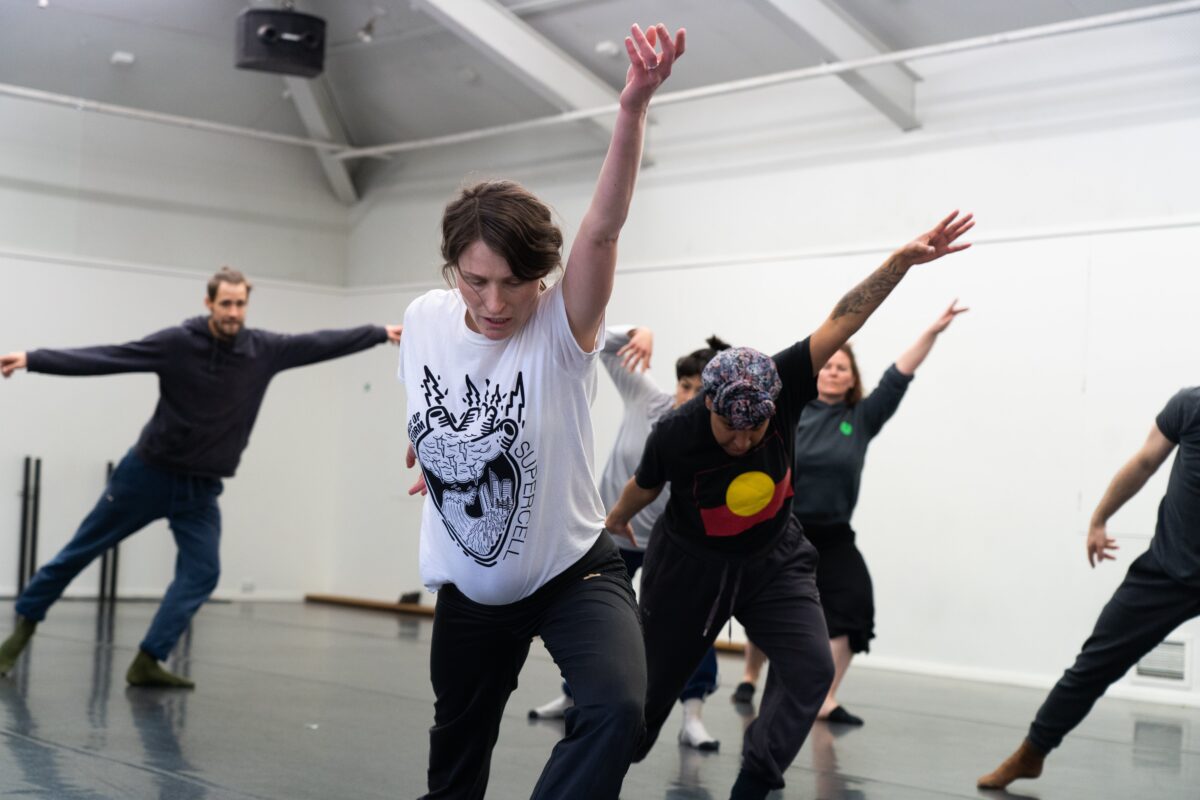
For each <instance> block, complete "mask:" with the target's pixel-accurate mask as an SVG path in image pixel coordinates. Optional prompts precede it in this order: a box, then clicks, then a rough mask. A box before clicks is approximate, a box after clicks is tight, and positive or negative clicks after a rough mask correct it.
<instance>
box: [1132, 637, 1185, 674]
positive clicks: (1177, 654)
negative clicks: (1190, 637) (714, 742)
mask: <svg viewBox="0 0 1200 800" xmlns="http://www.w3.org/2000/svg"><path fill="white" fill-rule="evenodd" d="M1187 645H1188V643H1187V642H1186V641H1180V640H1167V641H1165V642H1163V643H1162V644H1160V645H1159V646H1158V647H1156V648H1154V649H1153V650H1151V651H1150V652H1149V653H1147V654H1146V655H1145V656H1143V657H1142V660H1141V661H1139V662H1138V663H1137V676H1138V677H1139V678H1149V679H1151V680H1153V681H1156V682H1157V681H1165V682H1170V683H1181V684H1190V683H1191V680H1190V677H1191V676H1189V675H1188V674H1187V673H1188V670H1187V666H1188V646H1187Z"/></svg>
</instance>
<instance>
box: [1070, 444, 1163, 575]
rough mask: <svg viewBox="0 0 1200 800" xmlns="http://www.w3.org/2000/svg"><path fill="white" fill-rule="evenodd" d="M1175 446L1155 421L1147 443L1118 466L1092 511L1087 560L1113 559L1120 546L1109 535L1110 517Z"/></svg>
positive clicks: (1097, 562)
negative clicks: (1098, 502)
mask: <svg viewBox="0 0 1200 800" xmlns="http://www.w3.org/2000/svg"><path fill="white" fill-rule="evenodd" d="M1173 449H1175V443H1174V442H1172V441H1171V440H1170V439H1168V438H1167V437H1166V436H1164V435H1163V432H1162V431H1160V430H1159V429H1158V425H1155V426H1154V427H1153V428H1151V429H1150V435H1149V436H1147V437H1146V443H1145V444H1143V445H1142V449H1141V450H1138V451H1137V453H1136V454H1135V455H1134V457H1133V458H1131V459H1129V461H1127V462H1125V465H1124V466H1123V467H1121V468H1120V469H1119V470H1117V474H1116V475H1115V476H1114V477H1113V479H1112V483H1110V484H1109V485H1108V489H1107V491H1105V492H1104V497H1102V498H1100V504H1099V505H1098V506H1096V510H1095V511H1093V512H1092V520H1091V523H1090V524H1089V525H1088V536H1087V557H1088V563H1089V564H1091V565H1092V566H1093V567H1095V566H1096V565H1097V564H1099V563H1101V562H1103V561H1104V560H1105V559H1108V560H1110V561H1111V560H1113V559H1114V558H1115V556H1113V555H1110V553H1109V551H1110V550H1119V549H1120V548H1119V547H1118V546H1117V540H1116V539H1113V538H1112V537H1110V536H1109V535H1108V520H1109V519H1110V518H1111V517H1112V515H1113V514H1115V513H1117V511H1118V510H1120V508H1121V506H1123V505H1125V503H1126V502H1128V501H1129V499H1130V498H1131V497H1133V496H1134V495H1135V494H1137V493H1138V492H1139V491H1141V489H1142V487H1143V486H1145V485H1146V481H1148V480H1150V476H1151V475H1153V474H1154V473H1155V472H1157V471H1158V468H1159V467H1161V466H1162V463H1163V462H1164V461H1166V460H1167V456H1169V455H1170V454H1171V451H1172V450H1173Z"/></svg>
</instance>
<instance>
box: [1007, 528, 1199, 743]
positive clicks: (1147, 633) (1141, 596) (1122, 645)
mask: <svg viewBox="0 0 1200 800" xmlns="http://www.w3.org/2000/svg"><path fill="white" fill-rule="evenodd" d="M1196 616H1200V587H1196V586H1187V585H1185V584H1182V583H1179V582H1177V581H1175V580H1173V579H1172V578H1170V577H1168V576H1167V574H1166V573H1165V572H1163V570H1162V567H1161V566H1159V563H1158V559H1156V558H1155V557H1154V554H1153V553H1151V552H1149V551H1147V552H1145V553H1143V554H1142V555H1141V556H1140V557H1139V558H1138V559H1137V560H1136V561H1134V562H1133V564H1131V565H1130V566H1129V572H1128V573H1127V574H1126V575H1125V580H1124V581H1123V582H1122V583H1121V585H1120V586H1118V587H1117V591H1116V592H1115V593H1114V594H1113V596H1112V599H1111V600H1109V601H1108V604H1107V605H1106V606H1104V610H1103V611H1101V612H1100V618H1099V619H1098V620H1096V627H1095V629H1094V630H1093V631H1092V635H1091V636H1089V637H1088V640H1087V641H1086V642H1084V643H1083V650H1082V651H1080V653H1079V656H1078V657H1076V659H1075V663H1074V665H1072V666H1071V668H1070V669H1068V670H1067V671H1066V672H1064V673H1063V676H1062V678H1061V679H1060V680H1059V681H1058V683H1057V684H1055V686H1054V688H1053V689H1052V690H1051V691H1050V695H1049V697H1047V698H1046V702H1044V703H1042V707H1041V708H1039V709H1038V712H1037V716H1036V717H1035V718H1034V721H1033V724H1032V725H1030V726H1029V741H1030V743H1031V744H1033V746H1034V747H1036V748H1038V749H1039V750H1041V751H1042V752H1044V753H1048V752H1050V751H1051V750H1053V749H1054V748H1056V747H1058V746H1059V745H1060V744H1061V743H1062V740H1063V737H1064V736H1066V735H1067V734H1068V733H1070V732H1071V730H1072V729H1073V728H1074V727H1075V726H1076V725H1078V724H1079V723H1080V722H1082V721H1083V718H1084V717H1086V716H1087V714H1088V712H1089V711H1091V710H1092V706H1093V705H1094V704H1095V703H1096V701H1097V700H1098V699H1100V696H1101V695H1103V694H1104V692H1105V691H1106V690H1107V689H1108V687H1109V685H1111V684H1112V683H1113V682H1114V681H1116V680H1118V679H1119V678H1120V677H1121V676H1122V675H1124V674H1125V673H1126V672H1128V671H1129V669H1130V668H1131V667H1132V666H1133V665H1134V664H1136V663H1137V662H1138V660H1139V659H1141V657H1142V656H1144V655H1145V654H1146V653H1148V652H1150V651H1151V650H1152V649H1154V647H1155V646H1156V645H1158V644H1159V643H1160V642H1162V640H1163V639H1165V638H1166V636H1167V634H1169V633H1170V632H1171V631H1173V630H1174V629H1175V628H1177V627H1179V626H1180V625H1182V624H1183V623H1185V622H1187V621H1188V620H1189V619H1192V618H1193V617H1196Z"/></svg>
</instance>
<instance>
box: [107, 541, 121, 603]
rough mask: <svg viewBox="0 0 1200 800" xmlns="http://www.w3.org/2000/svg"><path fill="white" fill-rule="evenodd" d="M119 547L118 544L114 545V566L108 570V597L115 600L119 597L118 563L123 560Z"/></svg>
mask: <svg viewBox="0 0 1200 800" xmlns="http://www.w3.org/2000/svg"><path fill="white" fill-rule="evenodd" d="M119 547H120V545H116V544H114V545H113V546H112V566H111V568H110V569H109V571H108V599H109V600H112V601H113V602H116V599H117V564H118V562H119V561H120V560H121V551H120V550H119V549H118V548H119Z"/></svg>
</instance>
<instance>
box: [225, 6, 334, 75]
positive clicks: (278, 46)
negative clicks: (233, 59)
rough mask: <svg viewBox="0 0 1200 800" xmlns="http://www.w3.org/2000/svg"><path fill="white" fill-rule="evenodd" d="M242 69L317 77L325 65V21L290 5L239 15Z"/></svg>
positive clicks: (259, 9)
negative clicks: (294, 9) (296, 9)
mask: <svg viewBox="0 0 1200 800" xmlns="http://www.w3.org/2000/svg"><path fill="white" fill-rule="evenodd" d="M237 66H238V69H256V70H260V71H262V72H275V73H281V74H284V75H300V76H302V77H305V78H315V77H316V76H317V75H320V74H321V70H323V69H324V68H325V20H323V19H321V18H320V17H314V16H313V15H312V14H302V13H300V12H299V11H292V10H291V9H287V8H247V9H246V10H245V11H243V12H242V13H241V14H239V15H238V27H237Z"/></svg>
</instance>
